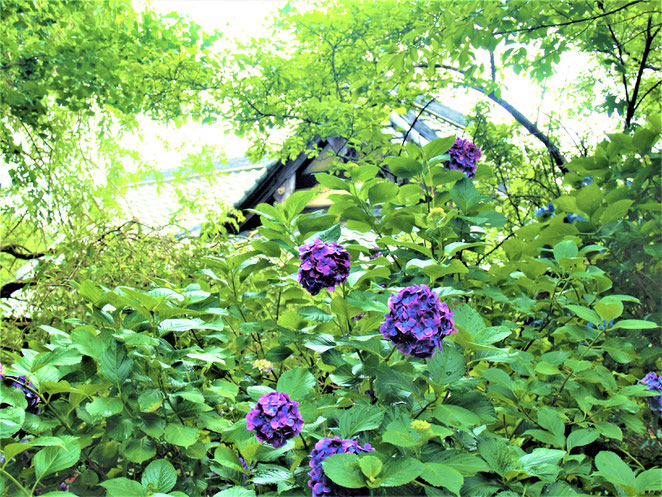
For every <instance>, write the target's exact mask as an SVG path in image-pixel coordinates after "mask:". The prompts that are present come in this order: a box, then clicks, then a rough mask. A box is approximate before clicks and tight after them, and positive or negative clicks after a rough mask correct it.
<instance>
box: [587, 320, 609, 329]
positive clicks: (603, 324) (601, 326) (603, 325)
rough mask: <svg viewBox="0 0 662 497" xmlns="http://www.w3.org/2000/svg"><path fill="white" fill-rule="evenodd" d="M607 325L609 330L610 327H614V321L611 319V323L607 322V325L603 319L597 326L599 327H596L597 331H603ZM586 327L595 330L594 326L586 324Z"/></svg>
mask: <svg viewBox="0 0 662 497" xmlns="http://www.w3.org/2000/svg"><path fill="white" fill-rule="evenodd" d="M607 325H609V327H610V328H611V327H612V326H614V320H613V319H612V320H611V321H609V323H607V321H605V320H604V319H603V320H602V324H599V325H598V329H599V330H600V331H602V330H604V329H605V328H607ZM588 327H589V328H595V325H594V324H593V323H588Z"/></svg>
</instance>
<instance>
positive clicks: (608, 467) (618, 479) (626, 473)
mask: <svg viewBox="0 0 662 497" xmlns="http://www.w3.org/2000/svg"><path fill="white" fill-rule="evenodd" d="M595 467H596V468H598V471H599V472H600V474H601V475H602V476H603V477H604V478H605V479H606V480H607V481H608V482H610V483H613V484H615V485H620V486H622V487H624V489H625V490H626V491H627V490H628V489H627V487H630V488H632V489H636V487H637V483H636V480H635V476H634V472H633V471H632V469H630V466H628V465H627V464H626V463H624V462H623V460H622V459H621V458H620V457H618V455H617V454H615V453H614V452H610V451H608V450H603V451H601V452H599V453H598V455H597V456H595ZM628 493H629V492H628Z"/></svg>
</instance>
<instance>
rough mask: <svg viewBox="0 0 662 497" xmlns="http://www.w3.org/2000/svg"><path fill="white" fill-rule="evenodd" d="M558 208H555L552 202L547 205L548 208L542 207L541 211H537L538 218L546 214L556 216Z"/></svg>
mask: <svg viewBox="0 0 662 497" xmlns="http://www.w3.org/2000/svg"><path fill="white" fill-rule="evenodd" d="M555 210H556V208H555V207H554V204H552V203H551V202H550V203H549V204H547V207H541V208H540V209H537V210H536V216H542V215H544V214H551V215H554V211H555Z"/></svg>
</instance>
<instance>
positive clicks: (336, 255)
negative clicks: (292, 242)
mask: <svg viewBox="0 0 662 497" xmlns="http://www.w3.org/2000/svg"><path fill="white" fill-rule="evenodd" d="M299 254H300V256H299V259H300V260H301V265H300V266H299V273H298V276H299V283H301V285H302V286H303V287H304V288H305V289H306V290H307V291H308V292H309V293H310V294H311V295H317V294H318V293H319V292H320V290H322V288H327V289H328V290H330V291H333V289H334V288H335V287H336V285H339V284H341V283H344V282H345V281H347V277H348V276H349V266H350V256H349V252H347V250H345V248H344V247H343V246H342V245H339V244H338V243H336V242H330V243H325V242H323V241H322V240H320V239H319V238H317V239H316V240H315V241H314V242H313V243H311V244H304V245H302V246H301V247H299Z"/></svg>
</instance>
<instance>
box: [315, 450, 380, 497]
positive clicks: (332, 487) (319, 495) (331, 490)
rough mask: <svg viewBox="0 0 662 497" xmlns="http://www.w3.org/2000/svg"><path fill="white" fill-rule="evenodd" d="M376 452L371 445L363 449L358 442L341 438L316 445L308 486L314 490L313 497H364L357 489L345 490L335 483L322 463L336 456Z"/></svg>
mask: <svg viewBox="0 0 662 497" xmlns="http://www.w3.org/2000/svg"><path fill="white" fill-rule="evenodd" d="M371 450H375V449H373V448H372V446H371V445H370V444H368V443H367V444H365V445H364V446H363V447H361V446H360V445H359V443H358V442H357V441H356V440H344V439H342V438H340V437H334V438H333V439H331V438H328V437H324V438H323V439H322V440H320V441H319V442H317V443H316V444H315V448H314V449H313V450H312V452H311V453H310V463H309V466H310V467H311V468H313V469H312V470H311V471H310V473H308V475H309V476H310V481H309V482H308V486H309V487H310V488H311V489H312V490H313V497H349V496H352V495H364V494H365V492H363V491H359V490H357V489H351V488H345V487H341V486H339V485H336V484H335V483H333V482H332V481H331V480H330V479H329V478H327V477H326V475H325V474H324V468H323V467H322V461H324V459H326V458H327V457H329V456H332V455H334V454H346V453H350V454H361V453H362V452H368V451H371Z"/></svg>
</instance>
